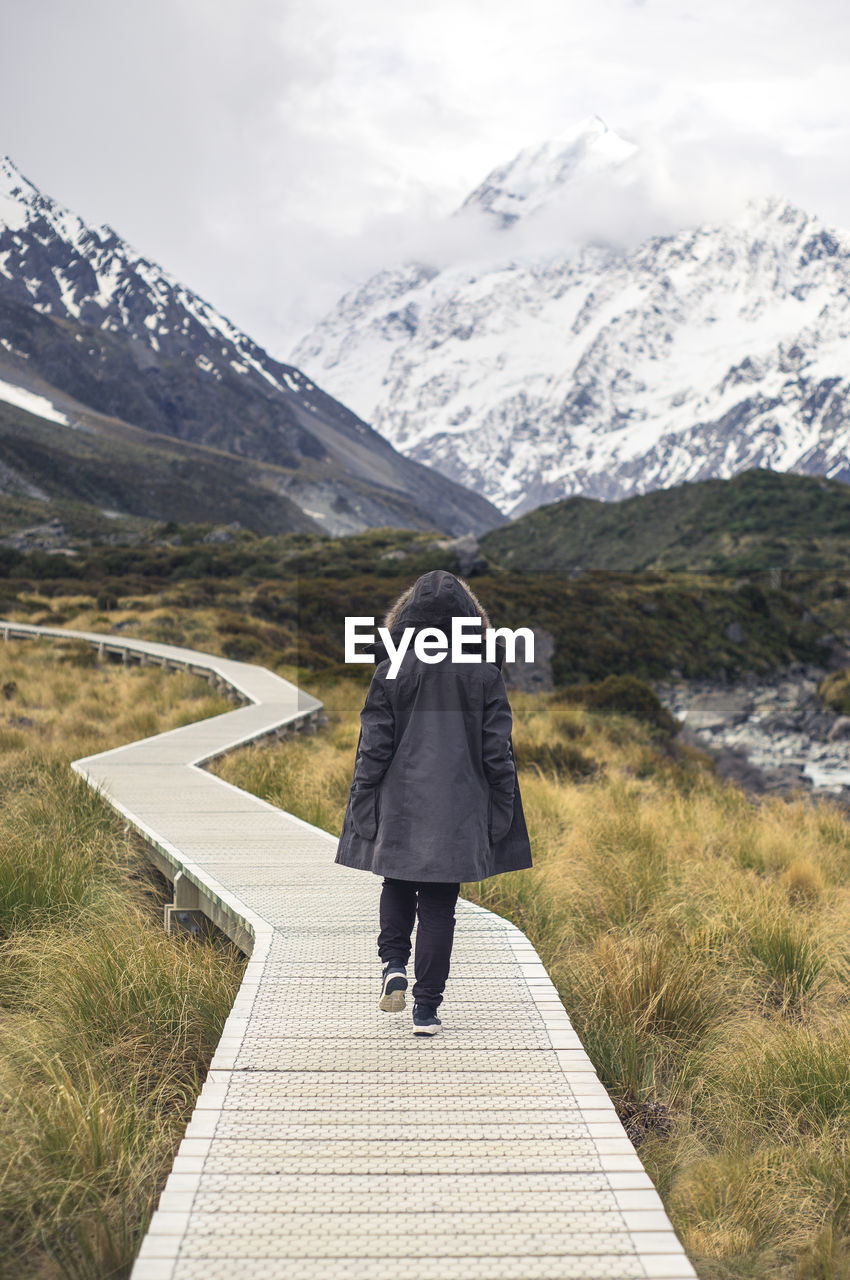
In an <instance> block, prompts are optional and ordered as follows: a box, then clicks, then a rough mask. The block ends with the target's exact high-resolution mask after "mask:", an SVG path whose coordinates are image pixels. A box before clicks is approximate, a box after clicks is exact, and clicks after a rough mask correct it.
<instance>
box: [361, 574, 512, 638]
mask: <svg viewBox="0 0 850 1280" xmlns="http://www.w3.org/2000/svg"><path fill="white" fill-rule="evenodd" d="M452 577H453V578H456V579H457V581H458V582H459V583H460V585H461V586H462V587H463V589H464V591H466V593H467V595H468V596H469V598H470V600H471V601H472V603H473V604H474V605H475V608H476V610H477V612H478V615H479V617H480V618H481V628H482V630H486V629H487V627H489V626H492V623H491V622H490V616H489V614H488V613H487V610H486V609H485V608H484V605H483V604H482V603H481V601H480V600H479V599H478V596H477V595H476V594H475V592H474V591H473V590H472V587H471V586H470V585H469V583H468V582H467V581H466V578H461V577H460V575H459V574H457V573H455V574H452ZM417 581H418V579H417ZM415 586H416V583H415V582H411V584H410V586H409V587H405V589H404V591H402V593H401V595H399V596H397V597H396V599H395V600H394V601H393V603H392V604H391V605H390V607H389V609H388V610H387V612H386V614H385V616H384V622H383V625H384V626H385V627H386V628H387V630H388V631H392V629H393V627H394V626H395V624H396V623H397V622H398V620H399V617H400V616H401V612H402V610H403V609H404V606H405V605H406V604H407V602H408V600H409V599H410V597H411V596H412V595H413V588H414V587H415Z"/></svg>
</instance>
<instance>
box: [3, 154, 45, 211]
mask: <svg viewBox="0 0 850 1280" xmlns="http://www.w3.org/2000/svg"><path fill="white" fill-rule="evenodd" d="M37 195H38V188H37V187H35V186H33V184H32V183H31V182H30V181H29V179H28V178H25V177H24V175H23V174H22V173H21V171H20V169H19V168H18V166H17V165H16V164H15V162H14V160H13V159H12V157H11V156H0V197H2V196H6V197H7V198H12V199H16V200H21V199H24V200H28V199H30V198H31V197H32V196H37Z"/></svg>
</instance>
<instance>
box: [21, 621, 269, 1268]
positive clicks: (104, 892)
mask: <svg viewBox="0 0 850 1280" xmlns="http://www.w3.org/2000/svg"><path fill="white" fill-rule="evenodd" d="M90 654H91V651H90V650H89V651H88V652H86V653H83V651H81V650H79V649H78V648H75V647H74V646H65V645H57V646H53V645H48V644H42V643H40V642H13V643H10V644H8V645H0V690H2V699H0V716H2V715H3V713H4V712H5V718H6V719H7V720H8V719H9V718H13V719H14V720H15V722H16V723H17V724H18V725H19V726H20V727H18V728H16V729H15V730H14V737H12V731H10V730H5V733H6V739H7V741H6V744H5V749H4V751H3V753H2V755H0V799H1V800H2V803H1V804H0V1120H1V1121H2V1123H0V1274H2V1275H3V1277H4V1278H5V1277H8V1280H23V1278H24V1277H26V1278H27V1280H30V1278H31V1277H38V1278H39V1280H54V1278H56V1280H58V1278H59V1277H74V1280H102V1278H105V1277H123V1276H126V1275H127V1274H128V1273H129V1270H130V1266H131V1263H132V1260H133V1258H134V1257H135V1254H136V1252H137V1249H138V1246H139V1242H140V1239H141V1235H142V1233H143V1231H144V1229H145V1227H146V1225H147V1221H148V1219H149V1217H150V1214H151V1213H152V1211H153V1208H154V1206H155V1203H156V1197H157V1195H158V1191H159V1188H160V1187H161V1185H162V1182H163V1180H164V1178H165V1176H166V1175H167V1173H168V1170H169V1169H170V1167H171V1163H172V1160H173V1156H174V1151H175V1149H176V1147H177V1145H178V1144H179V1141H180V1139H181V1137H182V1134H183V1130H184V1129H185V1125H186V1121H187V1120H188V1117H189V1115H190V1114H191V1111H192V1107H193V1105H194V1100H195V1098H196V1097H197V1094H198V1091H199V1089H200V1086H201V1083H202V1080H203V1075H204V1072H205V1070H206V1066H207V1064H208V1062H209V1059H210V1057H211V1055H212V1052H213V1050H214V1048H215V1045H216V1043H217V1041H218V1039H219V1036H220V1033H221V1028H222V1026H223V1024H224V1021H225V1019H226V1017H227V1014H228V1011H229V1009H230V1006H231V1004H232V1002H233V998H234V995H235V992H236V990H237V989H238V985H239V982H240V980H241V973H242V969H243V966H244V961H243V958H242V957H241V956H240V955H239V953H238V952H236V950H235V949H234V948H232V947H231V946H230V945H229V944H227V945H224V944H219V945H216V944H213V943H211V942H207V943H204V942H200V941H196V940H195V939H191V938H185V939H184V938H181V937H168V936H166V934H165V933H164V931H163V928H162V914H161V912H162V906H161V904H162V901H163V897H164V895H163V892H162V888H161V886H160V885H158V883H157V878H156V877H155V875H154V873H152V872H151V871H150V870H149V867H148V864H147V863H146V861H145V859H144V857H143V854H142V852H141V849H140V847H139V846H138V844H137V843H136V841H135V839H134V838H133V837H131V836H129V835H128V834H127V832H126V830H125V826H124V822H123V820H122V819H121V818H120V816H119V815H118V814H117V813H115V812H114V811H113V810H112V809H111V808H109V806H108V805H107V804H106V803H105V801H103V800H102V799H101V797H100V796H98V795H97V794H96V793H94V792H93V791H91V790H90V789H89V788H88V787H87V786H86V784H85V783H84V782H83V781H82V779H80V778H79V777H77V776H76V775H75V774H74V773H73V772H72V771H71V770H70V769H69V767H68V762H69V760H71V759H73V758H76V757H78V756H82V755H86V754H90V753H91V752H94V751H100V750H104V749H106V748H108V747H109V746H112V745H117V744H118V743H120V742H126V741H129V740H131V739H132V738H134V737H138V736H139V734H140V733H142V732H157V731H159V730H161V729H165V728H170V727H174V726H176V725H178V724H182V723H186V722H187V721H189V720H192V719H198V718H200V717H201V716H203V715H210V714H216V713H219V712H221V711H224V710H226V709H228V705H229V704H228V703H227V702H226V701H225V700H224V699H222V698H219V697H217V696H215V695H212V694H211V693H210V690H209V686H208V685H207V684H206V683H205V682H204V681H203V680H202V679H200V678H198V677H196V676H187V675H183V674H175V675H171V674H165V673H163V672H161V671H158V670H156V669H153V668H136V667H130V668H122V667H117V666H112V665H111V664H106V665H104V666H102V667H96V666H92V664H91V661H90Z"/></svg>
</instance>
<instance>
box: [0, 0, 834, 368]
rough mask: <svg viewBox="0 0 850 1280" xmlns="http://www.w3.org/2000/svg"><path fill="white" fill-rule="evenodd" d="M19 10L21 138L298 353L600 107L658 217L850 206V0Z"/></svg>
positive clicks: (44, 163)
mask: <svg viewBox="0 0 850 1280" xmlns="http://www.w3.org/2000/svg"><path fill="white" fill-rule="evenodd" d="M3 28H4V30H3V41H2V46H0V104H2V116H1V117H0V119H2V124H3V136H2V138H0V153H2V152H4V151H5V152H8V154H9V155H10V156H11V157H12V159H13V160H14V161H15V162H16V163H17V164H18V166H19V168H20V169H21V170H22V171H23V172H24V173H25V174H26V176H27V177H29V178H30V179H31V180H32V181H33V182H35V183H36V185H38V186H40V187H41V188H42V189H43V190H45V191H46V192H48V193H49V194H51V195H53V196H54V197H55V198H57V199H58V200H60V201H61V202H63V203H65V204H67V205H70V206H71V207H72V208H73V209H74V210H75V211H76V212H77V213H79V214H80V215H81V216H82V217H84V218H86V219H87V220H88V221H91V222H95V223H103V222H106V223H109V224H110V225H112V226H113V227H115V229H116V230H117V231H119V232H120V233H121V234H122V235H123V236H125V238H127V239H128V240H130V242H131V243H132V244H134V245H135V246H136V248H138V249H140V250H141V251H143V252H144V253H145V254H146V255H147V256H149V257H152V258H153V259H154V260H156V261H158V262H159V263H161V264H162V265H163V266H165V267H166V268H167V269H168V270H170V271H172V272H173V273H175V274H176V275H178V276H179V277H180V278H181V279H182V280H184V281H185V282H186V283H187V284H188V285H190V286H191V287H192V288H194V289H195V290H196V291H197V292H199V293H201V294H202V295H203V296H204V297H206V298H208V299H209V301H211V302H213V303H214V304H215V305H216V306H217V307H219V309H220V310H222V311H224V312H225V313H226V314H227V315H229V316H230V317H231V318H232V319H233V320H234V321H236V323H238V324H239V325H241V326H242V327H243V328H245V329H247V330H248V332H249V333H251V334H252V336H254V337H256V338H257V339H258V340H260V341H261V342H263V343H265V344H266V345H268V346H269V348H270V349H271V350H272V351H273V352H274V353H275V354H277V355H283V356H285V355H286V354H287V352H288V350H289V349H290V347H291V345H292V343H293V342H294V340H295V339H296V338H297V337H298V336H300V335H301V333H303V332H304V330H305V329H306V328H308V327H309V325H310V324H311V322H313V321H314V320H315V319H317V318H318V317H319V316H320V315H321V314H322V313H323V312H324V311H325V310H327V309H328V308H329V307H330V306H331V305H332V304H333V302H334V301H335V300H336V298H337V297H338V296H339V295H340V294H341V293H343V292H344V291H345V290H347V289H348V288H351V287H352V286H353V285H355V284H357V283H359V282H360V281H362V280H363V279H364V278H366V277H367V276H368V275H369V274H370V273H371V272H372V271H373V270H376V269H378V268H379V267H381V266H383V265H387V264H390V263H392V262H394V261H398V260H400V259H403V258H404V257H405V256H407V255H410V254H412V253H417V254H421V253H423V252H427V247H428V244H429V243H430V242H431V241H432V240H433V242H434V243H439V240H440V236H441V227H444V225H445V224H444V219H445V218H446V216H447V215H448V214H449V213H450V212H451V211H452V210H453V209H454V208H455V207H456V206H457V205H458V204H459V203H460V202H461V200H462V199H463V198H464V196H465V195H466V194H467V193H468V192H469V191H470V190H471V189H472V188H473V187H474V186H476V185H477V184H478V183H479V182H480V181H481V180H482V178H483V177H484V176H485V175H486V174H487V172H488V171H489V170H490V169H492V168H493V167H494V166H496V165H498V164H501V163H503V162H504V161H506V160H508V159H510V158H511V157H512V156H513V155H514V154H515V152H517V151H518V150H519V149H520V148H522V147H525V146H528V145H530V144H534V143H537V142H541V141H543V140H544V139H546V138H548V137H550V136H552V135H556V134H559V133H561V132H562V131H564V130H565V129H567V130H568V129H570V128H571V127H573V126H575V125H576V124H578V123H579V122H580V121H581V120H583V119H585V118H586V117H588V116H592V115H594V114H598V115H600V116H601V117H602V118H603V119H604V120H605V122H606V123H607V124H608V126H609V127H610V128H611V129H614V130H615V131H616V132H618V133H619V134H621V135H622V136H623V137H625V138H627V139H628V140H630V141H632V142H635V143H637V144H638V145H639V146H640V148H641V153H642V155H643V156H645V183H644V184H643V193H642V196H641V200H642V202H643V206H644V207H643V208H642V210H641V211H640V218H639V219H638V222H639V224H640V226H641V228H642V230H643V229H647V228H648V229H652V227H653V226H655V225H657V227H658V228H659V229H667V228H668V227H669V226H671V225H675V224H676V223H677V222H678V223H683V222H685V221H688V220H691V219H694V218H698V217H700V216H715V215H719V214H721V213H722V212H723V210H724V209H725V208H726V207H728V208H730V209H731V208H733V207H735V205H736V203H737V202H740V201H743V200H744V199H746V198H748V197H749V196H750V195H760V194H763V193H767V192H772V191H775V192H778V193H780V194H782V195H785V196H787V197H788V198H790V199H793V200H795V201H797V202H798V203H800V204H803V205H804V206H805V207H807V208H809V209H810V210H811V211H813V212H816V213H818V214H819V215H820V216H822V217H823V218H824V219H825V220H826V221H827V222H830V223H833V224H836V225H839V226H845V227H850V96H848V94H847V92H846V85H847V83H848V82H850V13H849V12H848V10H847V8H846V5H845V3H844V0H806V3H803V0H747V2H746V3H742V0H712V2H711V3H710V4H706V3H705V0H699V2H698V3H692V2H691V0H594V2H593V4H588V3H587V0H580V2H579V0H523V3H522V4H519V5H518V4H517V3H516V0H357V3H355V4H352V3H351V0H239V3H238V4H237V3H234V2H233V0H144V2H142V0H123V2H122V3H120V4H119V3H116V2H115V0H75V3H74V4H69V3H68V0H3ZM601 214H604V216H605V218H606V223H610V221H611V218H619V217H622V218H624V219H625V220H626V221H627V222H631V224H632V225H634V224H635V210H634V209H631V210H630V209H619V207H617V208H615V209H614V210H613V211H612V210H602V211H601ZM626 230H628V229H626Z"/></svg>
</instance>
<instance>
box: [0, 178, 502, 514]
mask: <svg viewBox="0 0 850 1280" xmlns="http://www.w3.org/2000/svg"><path fill="white" fill-rule="evenodd" d="M0 379H3V380H4V381H5V382H6V383H7V384H9V385H11V386H12V388H13V391H15V394H17V395H18V403H20V394H21V393H22V392H23V393H24V394H26V393H27V392H30V393H34V394H35V393H37V394H38V395H40V396H41V397H42V398H43V397H44V395H45V392H48V393H50V392H51V391H52V392H55V393H56V395H57V396H58V397H59V398H60V399H61V398H62V397H70V398H71V399H72V400H73V401H74V402H75V403H77V404H83V405H85V406H88V407H89V408H90V409H93V410H95V411H96V412H98V413H100V414H106V415H112V416H114V417H117V418H119V419H121V420H123V421H124V422H126V423H130V424H131V425H133V426H136V427H142V428H145V429H146V430H148V431H153V432H156V433H159V434H167V435H172V436H177V437H180V438H181V439H183V440H187V441H192V442H194V443H196V444H202V445H206V446H213V447H215V448H216V449H219V450H225V451H226V452H227V453H230V454H236V455H241V456H242V457H244V458H250V459H255V460H258V461H260V462H264V463H272V464H275V465H276V466H277V467H279V468H285V469H286V471H287V472H288V473H289V474H286V473H285V472H284V471H278V472H275V473H274V474H272V473H271V472H269V471H266V472H265V473H264V479H263V484H264V485H266V486H268V485H273V486H276V487H277V488H278V489H279V491H280V492H281V493H282V494H284V493H285V494H286V495H287V496H288V498H290V499H292V501H294V502H295V503H296V504H297V505H299V506H300V507H301V508H302V509H303V510H304V511H305V512H307V514H308V515H309V516H310V518H311V519H315V520H317V521H318V522H319V524H318V526H317V527H320V528H325V529H327V531H328V532H330V533H335V534H337V533H346V532H351V531H354V530H356V529H362V528H364V527H367V526H369V525H376V524H377V525H386V524H399V525H405V526H412V527H429V526H431V527H433V526H434V525H436V526H437V527H438V528H441V529H444V530H448V531H450V532H454V533H459V534H462V533H466V532H478V531H481V530H482V529H487V528H492V527H493V526H494V525H497V524H499V523H501V522H502V521H503V519H504V517H502V516H500V514H499V512H498V511H496V510H495V509H494V508H493V507H491V505H490V504H489V503H488V502H486V501H485V500H484V499H483V498H481V497H479V496H478V495H477V494H472V493H467V492H465V491H464V490H463V489H461V488H460V487H459V486H457V485H456V484H454V483H452V482H451V481H448V482H447V479H446V477H444V476H443V475H441V474H440V473H439V472H432V471H429V470H428V469H427V468H426V467H423V466H421V465H419V464H417V463H415V462H413V461H412V460H411V459H409V458H407V457H404V456H403V455H400V454H398V453H397V452H396V451H395V450H394V449H393V448H392V446H391V445H390V444H389V443H388V442H387V441H386V440H385V439H384V438H383V437H382V436H380V435H379V434H377V433H376V432H375V431H373V430H372V428H371V427H370V426H368V425H367V424H366V423H365V422H363V421H361V420H360V419H359V418H357V416H356V415H355V414H354V413H352V412H350V411H349V410H348V409H347V408H345V406H344V405H343V404H341V403H339V402H338V401H337V400H335V399H333V398H332V397H331V396H329V395H327V394H326V393H325V392H324V391H322V390H321V389H320V387H319V386H317V385H316V384H315V382H313V381H312V380H311V379H309V378H307V377H305V375H304V374H303V373H301V372H300V370H299V369H297V368H296V367H294V366H292V365H288V364H282V363H280V362H278V361H276V360H274V359H272V358H271V357H270V356H269V355H268V354H267V353H266V352H265V351H264V350H263V349H262V348H261V347H260V346H258V344H257V343H255V342H254V341H252V339H251V338H249V337H248V335H247V334H245V333H243V332H241V331H240V330H239V329H238V328H237V327H236V326H235V325H234V324H232V323H231V322H230V321H229V320H227V319H226V318H225V317H224V316H222V315H221V314H220V313H219V312H218V311H216V310H215V308H214V307H212V306H211V305H210V304H209V303H207V302H205V301H204V300H203V299H202V298H200V297H198V295H197V294H195V293H193V292H192V290H190V289H188V288H187V287H186V286H185V285H183V284H181V283H180V281H179V280H177V279H175V278H174V277H173V276H171V275H170V274H169V273H168V272H166V271H163V270H162V269H161V268H160V267H158V266H157V265H156V264H155V263H153V262H151V261H149V260H148V259H147V258H145V257H143V256H142V255H141V254H140V253H138V252H137V251H136V250H134V249H133V248H131V246H130V245H128V244H127V243H126V242H125V241H124V240H122V239H121V238H120V236H118V235H117V234H116V232H115V231H113V230H112V228H110V227H107V226H103V227H89V226H87V225H86V224H85V223H84V222H83V221H82V220H81V219H80V218H79V217H77V216H76V215H75V214H74V213H72V212H70V211H69V210H68V209H65V208H63V207H62V206H61V205H59V204H58V203H57V202H56V201H54V200H52V199H51V198H50V197H48V196H46V195H43V194H42V193H41V192H40V191H39V190H38V188H37V187H36V186H34V185H33V183H31V182H29V181H28V180H27V179H26V178H25V177H23V175H22V174H21V173H20V172H19V171H18V169H17V168H16V167H15V165H14V164H13V163H12V162H11V160H9V159H8V158H5V159H0ZM16 388H17V390H15V389H16ZM6 398H7V399H8V398H9V397H8V396H7V397H6ZM53 398H54V399H55V398H56V397H53ZM49 399H50V396H48V400H49Z"/></svg>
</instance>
